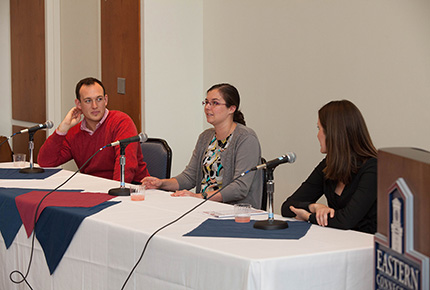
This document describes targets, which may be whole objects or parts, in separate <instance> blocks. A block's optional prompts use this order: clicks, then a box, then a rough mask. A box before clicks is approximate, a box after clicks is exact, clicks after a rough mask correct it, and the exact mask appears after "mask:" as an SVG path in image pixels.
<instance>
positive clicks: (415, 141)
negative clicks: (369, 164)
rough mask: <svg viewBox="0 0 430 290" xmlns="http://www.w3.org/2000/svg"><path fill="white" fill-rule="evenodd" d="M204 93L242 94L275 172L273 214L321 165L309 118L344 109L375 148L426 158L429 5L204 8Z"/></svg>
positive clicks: (429, 142)
mask: <svg viewBox="0 0 430 290" xmlns="http://www.w3.org/2000/svg"><path fill="white" fill-rule="evenodd" d="M203 11H204V17H203V19H204V31H203V35H204V47H203V51H204V82H203V83H204V86H205V87H207V86H209V85H210V84H213V83H216V82H219V81H227V82H231V83H232V84H234V85H236V86H237V87H238V89H239V91H240V93H241V96H242V101H243V108H242V109H243V112H244V114H245V118H246V120H247V122H248V125H249V126H250V127H252V128H253V129H255V130H256V132H257V134H258V136H259V138H260V142H261V145H262V148H263V155H264V157H266V159H272V158H275V157H277V156H279V155H282V154H283V153H284V152H287V151H294V152H296V153H297V161H296V163H295V164H291V165H282V166H280V167H278V168H277V169H276V171H275V206H274V208H275V211H276V212H279V211H280V206H281V203H282V202H283V201H284V200H285V198H286V197H288V196H289V195H290V194H291V193H292V192H293V191H294V190H295V189H296V188H297V187H298V186H299V185H300V183H301V182H302V181H303V180H304V179H305V178H306V177H307V176H308V175H309V173H310V172H311V170H312V169H313V168H314V167H315V166H316V165H317V163H318V162H319V161H320V160H321V159H322V158H323V155H321V154H320V153H319V144H318V141H317V139H316V134H317V130H316V122H317V111H318V109H319V108H320V107H321V106H322V105H324V104H325V103H327V102H328V101H330V100H333V99H344V98H345V99H349V100H351V101H353V102H354V103H355V104H356V105H357V106H358V107H359V108H360V109H361V111H362V113H363V115H364V117H365V118H366V120H367V124H368V127H369V130H370V132H371V135H372V137H373V140H374V143H375V146H376V147H377V148H381V147H391V146H415V147H420V148H424V149H430V134H428V124H429V123H430V114H429V113H428V111H429V108H430V81H429V80H430V18H429V15H430V1H426V0H422V1H390V0H382V1H362V0H360V1H358V0H355V1H343V0H331V1H301V0H289V1H284V0H271V1H259V0H235V1H231V0H218V1H204V9H203Z"/></svg>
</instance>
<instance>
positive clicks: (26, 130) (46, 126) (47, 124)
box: [16, 121, 54, 134]
mask: <svg viewBox="0 0 430 290" xmlns="http://www.w3.org/2000/svg"><path fill="white" fill-rule="evenodd" d="M52 127H54V123H53V122H52V121H46V122H45V124H39V125H36V126H33V127H31V128H28V129H23V130H21V131H19V132H18V133H16V134H23V133H27V132H28V133H32V132H36V131H37V130H40V129H45V128H47V129H51V128H52Z"/></svg>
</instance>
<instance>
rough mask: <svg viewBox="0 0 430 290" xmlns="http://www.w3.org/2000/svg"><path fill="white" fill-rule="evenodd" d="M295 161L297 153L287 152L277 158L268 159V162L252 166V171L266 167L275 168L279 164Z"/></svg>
mask: <svg viewBox="0 0 430 290" xmlns="http://www.w3.org/2000/svg"><path fill="white" fill-rule="evenodd" d="M294 161H296V153H294V152H287V154H285V155H282V156H281V157H278V158H275V159H273V160H270V161H267V162H266V163H263V164H260V165H257V166H255V167H253V168H251V170H250V171H254V170H260V169H266V168H275V167H276V166H278V165H279V164H282V163H294Z"/></svg>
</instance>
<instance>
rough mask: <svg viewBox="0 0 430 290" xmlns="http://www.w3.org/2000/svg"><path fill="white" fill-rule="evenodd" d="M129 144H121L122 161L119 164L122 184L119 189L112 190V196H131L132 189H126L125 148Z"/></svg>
mask: <svg viewBox="0 0 430 290" xmlns="http://www.w3.org/2000/svg"><path fill="white" fill-rule="evenodd" d="M127 145H128V144H122V143H121V144H120V145H119V146H120V154H121V156H120V159H119V164H120V165H121V183H120V187H118V188H112V189H110V190H109V192H108V193H109V194H110V195H120V196H127V195H130V188H126V187H125V182H124V167H125V147H127Z"/></svg>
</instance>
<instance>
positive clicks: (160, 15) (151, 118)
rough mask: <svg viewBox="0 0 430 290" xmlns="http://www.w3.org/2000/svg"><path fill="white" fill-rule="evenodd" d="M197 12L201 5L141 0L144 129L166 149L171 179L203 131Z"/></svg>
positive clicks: (193, 0)
mask: <svg viewBox="0 0 430 290" xmlns="http://www.w3.org/2000/svg"><path fill="white" fill-rule="evenodd" d="M202 9H203V5H202V1H201V0H188V1H176V0H146V1H144V7H143V10H144V15H143V21H144V25H143V28H144V31H143V37H144V41H143V43H144V59H143V66H144V69H143V74H144V82H143V92H144V93H143V94H144V99H145V113H144V116H145V127H144V130H145V132H146V133H147V134H148V135H149V136H150V137H160V138H163V139H166V140H167V142H168V143H169V145H170V146H171V147H172V151H173V162H172V163H173V164H172V176H175V175H177V174H178V173H180V172H181V171H182V170H183V169H184V167H185V165H186V164H187V163H188V161H189V159H190V157H191V153H192V150H193V148H194V145H195V142H196V141H197V137H198V135H199V134H200V132H201V131H202V129H203V109H202V106H201V101H202V100H203V98H204V92H205V90H204V88H203V86H202V85H203V18H202V12H203V10H202Z"/></svg>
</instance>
